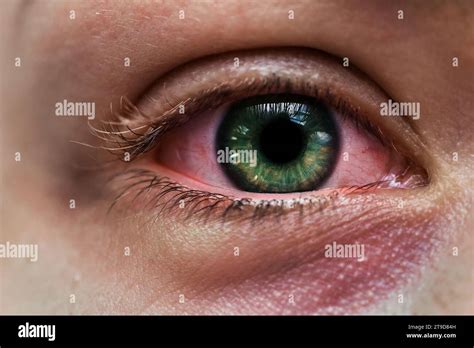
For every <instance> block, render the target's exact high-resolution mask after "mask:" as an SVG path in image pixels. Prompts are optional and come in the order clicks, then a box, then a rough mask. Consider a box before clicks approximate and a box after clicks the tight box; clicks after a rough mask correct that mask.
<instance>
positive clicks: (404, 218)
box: [0, 0, 474, 314]
mask: <svg viewBox="0 0 474 348" xmlns="http://www.w3.org/2000/svg"><path fill="white" fill-rule="evenodd" d="M182 9H183V10H184V13H185V17H184V19H180V17H179V13H180V12H179V11H180V10H182ZM400 9H402V10H403V11H404V18H403V20H400V19H398V18H397V16H398V12H397V11H398V10H400ZM71 10H74V11H75V19H70V11H71ZM289 10H293V11H294V19H292V20H289V19H288V11H289ZM1 12H2V14H1V15H0V16H1V19H2V23H3V24H2V26H3V27H2V29H3V30H2V32H3V36H4V37H3V40H2V42H3V45H4V47H3V49H2V76H4V78H3V79H2V80H3V82H2V89H1V93H2V96H1V98H2V108H1V111H2V112H1V117H2V137H1V139H2V146H1V148H2V155H3V161H2V168H1V172H2V188H1V192H2V197H3V199H2V207H1V209H2V215H1V241H2V242H5V241H10V242H16V243H37V244H38V245H39V258H38V261H37V262H35V263H30V262H29V261H27V260H18V259H2V260H1V262H0V273H1V278H2V280H4V279H5V280H7V281H2V283H1V285H0V289H1V291H0V294H1V296H0V312H1V313H8V314H20V313H21V314H23V313H25V314H26V313H34V314H40V313H41V314H49V313H51V314H53V313H54V314H56V313H58V314H60V313H78V314H79V313H80V314H83V313H84V314H96V313H117V314H125V313H127V314H136V313H154V314H312V313H317V314H344V313H387V314H390V313H414V314H464V313H470V314H472V313H473V312H474V299H473V296H472V289H473V285H474V284H473V280H474V273H473V270H474V267H473V266H474V265H473V263H474V257H473V251H472V250H474V243H473V238H472V230H473V219H472V190H473V185H472V169H473V162H474V157H473V156H472V152H473V141H472V131H473V121H472V117H473V116H472V110H473V108H474V100H473V98H472V96H473V95H474V85H473V84H472V76H473V75H474V51H473V50H472V47H473V45H474V37H473V34H472V33H474V28H473V26H474V6H473V4H472V3H471V2H469V1H450V2H448V1H433V2H424V1H414V2H410V3H409V4H408V3H404V2H397V1H394V2H382V3H381V2H378V1H296V2H291V3H288V2H286V1H268V2H263V1H250V0H248V1H215V2H213V1H209V2H201V1H162V2H161V1H160V2H146V1H144V2H138V3H135V2H125V1H124V2H119V1H98V2H84V1H64V2H63V1H61V2H59V1H57V2H56V1H50V2H42V1H37V2H35V1H33V2H30V3H23V2H20V1H8V2H6V3H5V4H2V11H1ZM278 47H279V48H285V47H304V48H308V49H315V50H319V51H324V52H326V53H328V54H331V55H333V56H335V57H349V59H350V64H351V65H354V66H356V67H358V68H359V69H360V70H362V71H363V72H364V73H365V74H366V75H367V76H368V77H370V79H372V80H373V81H374V82H375V83H376V84H378V85H379V86H380V87H381V88H382V89H383V91H385V92H386V93H387V94H388V95H389V96H390V97H391V98H392V99H394V100H402V101H416V102H419V103H420V105H421V117H420V118H419V119H418V120H416V121H413V122H412V126H413V127H412V128H411V131H406V132H403V133H400V132H398V133H397V132H394V133H396V134H394V137H400V138H403V139H408V138H410V137H411V136H414V135H416V138H417V139H419V141H420V143H421V144H423V146H422V147H421V148H418V147H415V146H414V144H411V145H410V144H408V148H409V149H408V150H411V151H413V152H416V153H414V154H413V156H414V157H416V158H417V160H418V161H419V162H420V163H421V164H422V165H423V166H424V167H425V168H426V170H427V172H428V173H429V176H430V181H429V184H428V185H427V186H426V187H423V188H420V189H417V190H418V191H413V190H410V189H409V190H406V191H397V190H387V191H384V192H379V193H377V192H370V193H366V194H360V195H355V196H351V197H348V198H347V200H346V201H344V202H339V203H340V204H341V208H339V209H340V210H334V211H329V212H328V213H327V215H324V216H322V217H321V216H319V215H317V214H309V213H308V214H306V215H305V217H304V219H300V218H298V217H297V216H296V215H297V214H296V213H294V214H293V213H289V214H287V215H284V216H283V217H282V218H281V219H280V220H273V219H271V218H270V217H266V218H265V220H263V221H262V222H261V223H259V224H252V223H249V222H248V221H243V222H236V223H229V224H220V223H217V222H210V223H202V222H200V221H192V220H191V222H190V221H189V220H184V219H182V218H180V217H179V215H177V214H174V213H171V212H170V213H169V214H162V215H159V216H158V218H157V219H156V221H153V222H150V218H149V216H148V215H149V214H148V212H147V211H146V210H141V209H140V207H135V208H133V207H132V208H129V209H125V208H124V207H123V206H119V207H118V208H119V209H118V210H114V211H112V212H111V213H110V214H107V209H108V207H109V206H110V203H111V200H112V199H113V196H114V194H113V193H114V192H113V191H114V187H110V186H109V185H108V182H107V178H108V175H110V174H114V173H115V172H118V171H120V170H123V168H124V166H125V165H124V164H123V165H122V166H121V165H116V164H113V165H111V166H104V167H103V168H102V167H101V168H102V169H100V170H98V169H97V162H98V161H97V159H102V158H104V159H107V160H108V159H110V158H109V157H108V156H107V155H106V154H104V153H102V152H100V151H93V150H92V151H91V149H88V148H85V147H81V146H78V145H77V144H74V143H72V142H71V140H75V141H80V142H86V143H90V144H98V143H97V139H96V138H94V137H92V136H91V135H90V133H89V128H88V126H87V120H86V118H83V117H77V118H68V117H64V118H62V117H56V116H55V114H54V105H55V104H56V103H57V102H61V101H63V100H64V99H67V100H73V101H90V102H95V103H96V112H95V113H96V118H97V120H99V121H100V120H107V119H108V118H109V117H110V108H111V107H112V109H113V110H117V109H119V107H120V99H121V97H122V96H126V97H127V98H129V99H130V100H132V101H136V100H137V99H140V96H141V95H142V94H143V93H144V92H145V91H147V90H149V89H150V86H153V83H154V82H155V81H157V80H158V79H160V78H161V77H163V76H164V75H166V74H167V73H168V72H170V71H171V70H173V69H175V68H178V67H180V66H182V65H184V64H186V63H188V62H191V61H193V60H196V59H199V58H202V57H206V56H210V55H218V54H224V53H227V52H236V53H235V55H236V56H238V55H239V53H238V52H242V51H248V50H257V49H262V48H278ZM15 57H21V67H15V65H14V59H15ZM125 57H128V58H130V66H127V67H125V66H124V58H125ZM453 57H458V58H459V66H457V67H453V64H452V61H453ZM229 64H231V63H229ZM341 65H342V64H341ZM341 69H342V67H341ZM181 83H182V84H183V86H184V85H186V84H187V82H186V80H183V81H181ZM170 88H171V87H170ZM361 98H363V97H361ZM387 122H391V121H387ZM393 122H396V121H393ZM410 146H411V147H410ZM16 152H20V153H21V161H20V162H16V161H15V160H14V156H15V153H16ZM454 154H455V155H454ZM130 165H131V166H134V167H136V168H143V166H145V164H144V163H133V164H130ZM146 168H147V169H150V168H149V167H146ZM71 199H74V200H75V204H76V208H75V209H70V200H71ZM400 200H403V202H404V208H403V209H402V210H400V209H395V208H394V207H395V206H397V205H398V202H399V201H400ZM130 204H132V205H133V203H130ZM124 212H128V213H127V214H124ZM337 238H339V239H337ZM335 239H337V240H341V241H344V240H353V239H356V240H357V241H361V242H362V243H365V244H366V249H367V253H368V257H369V259H368V261H367V262H366V263H357V262H354V263H352V262H347V261H346V260H336V261H334V260H328V259H324V258H322V257H321V252H322V251H321V250H322V247H321V246H324V245H325V244H327V243H331V242H332V241H333V240H335ZM235 246H239V249H240V256H238V257H235V256H234V248H235ZM125 248H129V249H128V250H129V251H130V253H129V255H126V256H125V255H124V249H125ZM453 248H457V249H456V250H457V253H456V255H453ZM370 250H372V254H371V252H370ZM71 294H73V295H75V303H74V304H71V303H70V296H71ZM399 294H403V295H404V296H403V297H404V299H405V300H404V302H403V303H399V302H398V295H399ZM290 295H294V302H295V303H294V304H292V303H290V304H289V301H288V298H289V296H290ZM183 296H184V297H183ZM183 298H184V303H182V302H183V301H180V299H183Z"/></svg>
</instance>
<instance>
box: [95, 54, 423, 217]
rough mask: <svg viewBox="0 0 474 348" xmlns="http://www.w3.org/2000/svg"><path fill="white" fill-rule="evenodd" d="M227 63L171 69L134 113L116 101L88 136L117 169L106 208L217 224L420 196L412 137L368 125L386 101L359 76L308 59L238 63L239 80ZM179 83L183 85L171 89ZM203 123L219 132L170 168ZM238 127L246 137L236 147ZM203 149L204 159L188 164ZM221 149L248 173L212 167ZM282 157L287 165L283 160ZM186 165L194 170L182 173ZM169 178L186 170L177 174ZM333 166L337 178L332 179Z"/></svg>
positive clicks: (227, 58)
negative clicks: (381, 192)
mask: <svg viewBox="0 0 474 348" xmlns="http://www.w3.org/2000/svg"><path fill="white" fill-rule="evenodd" d="M233 56H234V55H233V54H229V55H224V56H218V57H211V58H208V59H206V60H202V61H198V62H195V63H190V64H189V65H186V66H184V67H183V68H181V69H177V70H176V71H173V72H171V73H170V74H168V75H167V76H164V77H163V78H162V79H161V80H160V82H158V83H157V84H156V85H155V86H154V87H152V88H151V89H149V90H148V91H147V92H146V94H145V95H144V96H143V97H142V98H141V99H140V100H138V102H135V103H134V104H132V103H130V102H129V101H128V100H126V99H124V100H123V105H122V110H120V112H118V113H117V114H116V116H117V119H116V120H114V121H112V122H111V123H110V124H109V126H108V127H105V128H99V127H95V126H93V128H92V129H93V131H94V132H95V134H97V135H98V136H99V137H100V138H101V139H103V140H105V144H104V145H102V146H101V147H102V148H104V149H107V150H110V151H112V152H113V153H115V154H118V155H119V157H120V159H122V160H123V159H124V158H126V160H125V162H126V163H125V169H124V170H123V171H121V172H115V173H113V178H114V180H111V186H112V187H113V190H114V191H115V192H117V194H116V196H115V199H114V201H113V204H112V206H116V204H117V203H120V202H121V201H126V202H128V203H129V204H132V205H134V204H135V205H137V204H138V205H140V207H138V209H142V208H144V207H146V208H151V209H155V210H156V211H157V212H158V213H159V214H161V213H163V212H165V211H169V210H170V209H176V208H178V210H176V211H178V212H180V213H181V212H186V213H187V215H188V216H197V215H198V214H197V213H205V214H207V216H209V215H212V214H215V213H217V212H218V213H219V214H220V216H227V215H228V212H229V210H237V211H245V212H246V213H248V212H249V209H250V211H252V210H253V211H254V213H255V211H256V210H260V211H261V210H262V209H265V210H271V211H274V210H275V209H277V210H278V211H279V212H281V210H282V209H287V208H289V209H294V207H295V206H296V207H302V208H304V209H309V208H310V207H313V208H316V210H318V211H320V210H321V209H322V208H325V207H327V206H330V205H331V204H337V203H335V202H337V197H339V196H340V195H346V194H349V193H354V192H357V193H361V192H364V191H370V192H374V190H375V189H377V188H383V189H387V188H415V187H419V186H424V185H426V184H427V175H426V171H425V169H424V168H423V166H422V165H420V163H418V162H419V161H418V160H419V158H416V157H412V156H411V153H410V150H411V149H418V150H419V149H420V148H422V147H421V145H420V142H419V141H418V139H417V137H416V134H414V133H413V132H412V131H411V130H410V129H409V125H407V124H406V123H404V121H400V120H394V119H384V120H382V119H381V117H379V115H378V114H377V113H378V111H379V109H378V105H380V101H383V100H386V99H387V96H386V95H385V94H384V92H383V91H381V90H380V89H379V88H378V87H377V85H375V84H374V83H373V82H371V81H370V80H369V79H368V78H367V77H365V76H364V75H363V74H361V73H360V72H358V71H350V70H348V69H345V68H343V67H342V66H341V65H340V64H339V63H337V62H336V61H335V60H334V59H332V58H330V57H328V56H327V55H325V54H321V53H317V52H314V51H308V50H297V49H288V50H264V51H261V52H259V51H257V52H250V51H249V52H244V53H241V54H240V58H241V59H240V60H241V68H235V67H233V66H232V63H231V62H232V59H231V57H233ZM189 76H192V77H193V79H192V83H190V84H187V85H186V87H183V84H186V81H187V80H186V79H187V78H188V79H189ZM201 81H202V82H201ZM259 105H260V109H259ZM262 105H266V106H265V108H266V112H265V113H262V112H261V111H262V108H263V107H262ZM290 106H291V108H292V110H291V113H293V112H294V115H295V116H294V118H293V119H292V120H289V118H288V116H289V114H290V112H289V111H290V109H288V110H283V112H281V111H282V108H283V109H285V108H290ZM293 109H294V110H293ZM216 110H217V111H216ZM216 112H217V113H219V112H220V117H219V115H214V113H216ZM206 114H207V115H206ZM222 115H227V116H224V117H223V116H222ZM303 115H304V117H303ZM336 115H337V116H336ZM276 116H278V117H276ZM334 117H336V118H337V119H338V121H337V122H335V121H334ZM298 118H300V119H299V120H298ZM206 120H208V121H206ZM213 120H214V121H213ZM206 122H207V123H209V124H212V123H213V124H215V125H220V128H219V127H217V126H216V127H215V129H214V130H213V131H212V132H211V133H212V134H211V133H209V134H211V135H203V136H202V137H201V138H206V139H207V141H203V142H202V144H199V146H194V145H193V144H191V146H189V147H188V148H186V149H185V152H181V155H185V156H188V155H189V154H191V157H189V158H183V157H180V149H179V148H180V147H183V146H185V145H183V142H186V141H187V139H191V140H190V141H191V143H192V139H193V138H197V137H199V136H200V135H199V134H193V132H194V131H196V132H199V128H204V131H206V129H207V128H206V126H202V125H203V124H205V123H206ZM298 122H300V123H299V124H298ZM207 123H206V124H207ZM303 123H304V124H305V125H304V126H302V124H303ZM337 123H339V124H337ZM297 124H298V125H297ZM267 126H269V127H270V128H268V129H270V130H271V128H272V127H273V128H274V129H278V127H281V126H283V127H288V126H295V127H294V128H293V131H294V132H295V133H298V132H299V135H301V137H300V138H298V137H293V136H292V135H291V132H288V136H290V137H292V144H290V146H289V147H281V148H280V150H278V149H277V152H276V153H272V151H271V146H270V147H268V146H267V145H269V143H268V142H270V143H271V142H272V141H273V140H272V139H271V138H272V137H271V136H268V134H267V135H265V132H266V130H265V128H266V127H267ZM239 127H240V128H239ZM242 127H247V128H249V133H248V136H247V137H244V136H243V134H244V133H245V132H243V131H242V130H243V128H242ZM186 128H188V129H189V128H191V129H192V131H191V132H189V130H188V131H187V132H186ZM290 128H291V127H290ZM290 128H288V129H290ZM252 129H253V130H252ZM251 130H252V132H250V131H251ZM348 132H349V133H348ZM400 132H403V134H404V136H403V137H400V136H399V134H400ZM347 134H350V136H349V137H348V136H347ZM262 136H263V138H264V139H266V140H265V142H263V143H262V141H261V140H262ZM265 137H266V138H265ZM233 138H235V142H234V143H232V139H233ZM346 138H350V139H346ZM269 139H270V140H269ZM354 139H360V141H359V142H357V141H356V142H353V140H354ZM295 141H296V142H300V143H299V145H298V144H296V145H295V144H294V142H295ZM351 142H352V143H351ZM188 145H189V144H188ZM207 145H208V146H209V147H208V150H209V151H207V149H206V151H204V152H203V153H199V154H198V155H199V156H198V155H196V153H195V154H194V155H193V154H192V153H193V152H196V151H197V149H198V148H201V150H202V148H206V147H207ZM226 147H228V148H229V149H231V148H237V149H241V150H253V149H254V147H255V150H257V161H256V163H255V166H254V165H253V164H252V163H247V164H246V165H245V166H242V165H241V163H240V164H238V165H237V164H230V165H229V163H222V164H220V163H218V158H217V155H216V151H217V150H225V148H226ZM222 148H223V149H222ZM292 148H293V150H294V151H295V153H293V154H291V153H288V150H290V152H291V149H292ZM156 151H158V152H156ZM278 151H280V153H278ZM351 151H352V153H350V155H351V156H352V157H351V160H350V161H346V160H345V159H344V157H343V156H345V155H347V154H348V153H349V152H351ZM415 153H420V151H415ZM201 155H202V156H201ZM193 156H194V157H193ZM285 156H287V158H286V159H285V158H284V157H285ZM292 156H293V158H291V157H292ZM357 160H358V161H359V163H361V166H362V164H363V163H364V162H365V163H366V164H367V163H368V164H369V166H368V167H367V166H366V167H367V169H363V170H361V168H360V167H358V168H353V169H351V167H350V165H351V164H352V163H354V162H355V163H358V162H357ZM351 161H352V162H351ZM195 162H198V165H197V167H192V166H193V164H194V163H195ZM211 162H214V163H211ZM249 162H252V161H249ZM168 164H171V165H168ZM208 164H213V165H215V166H212V165H211V166H209V167H206V165H208ZM180 166H188V167H189V168H187V170H188V173H186V172H183V171H182V170H181V168H179V167H180ZM340 166H343V167H344V166H346V169H345V170H343V171H342V172H343V173H342V174H341V171H339V173H338V168H339V167H340ZM219 167H220V168H219ZM189 172H191V173H189ZM220 172H222V173H225V175H221V174H222V173H220ZM198 173H199V174H200V173H204V174H205V176H207V178H202V177H199V175H198ZM255 177H257V179H255ZM252 179H254V180H253V181H252ZM322 184H324V185H323V186H321V185H322ZM242 207H247V208H245V209H242ZM254 213H251V214H253V216H255V215H254Z"/></svg>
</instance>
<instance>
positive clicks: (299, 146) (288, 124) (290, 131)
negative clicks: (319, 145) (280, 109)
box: [259, 117, 306, 164]
mask: <svg viewBox="0 0 474 348" xmlns="http://www.w3.org/2000/svg"><path fill="white" fill-rule="evenodd" d="M304 138H305V135H304V131H303V129H302V127H301V126H300V125H298V124H297V123H295V122H293V121H291V120H290V119H288V118H287V117H279V118H276V119H274V120H272V121H270V122H269V123H268V124H267V125H266V126H265V127H264V128H263V130H262V132H261V134H260V138H259V142H260V149H261V151H262V154H263V155H264V156H265V157H266V158H267V159H268V160H269V161H271V162H273V163H278V164H284V163H288V162H290V161H293V160H295V159H296V158H298V156H299V155H300V154H301V152H302V151H303V150H304V148H305V146H306V144H305V139H304Z"/></svg>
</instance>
